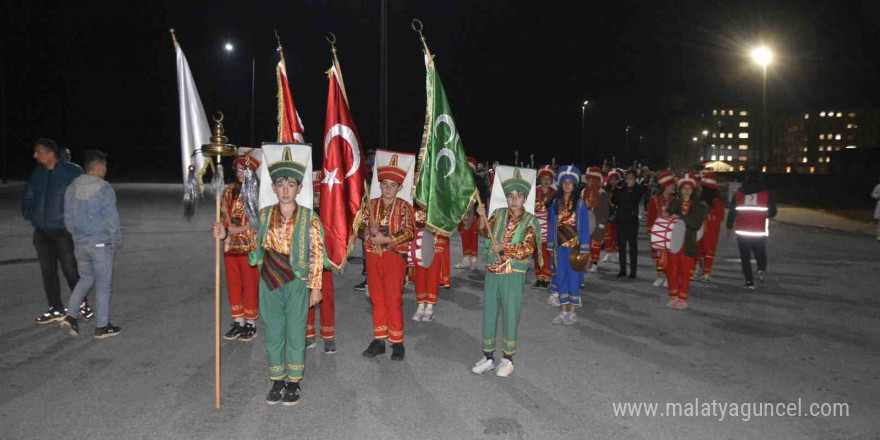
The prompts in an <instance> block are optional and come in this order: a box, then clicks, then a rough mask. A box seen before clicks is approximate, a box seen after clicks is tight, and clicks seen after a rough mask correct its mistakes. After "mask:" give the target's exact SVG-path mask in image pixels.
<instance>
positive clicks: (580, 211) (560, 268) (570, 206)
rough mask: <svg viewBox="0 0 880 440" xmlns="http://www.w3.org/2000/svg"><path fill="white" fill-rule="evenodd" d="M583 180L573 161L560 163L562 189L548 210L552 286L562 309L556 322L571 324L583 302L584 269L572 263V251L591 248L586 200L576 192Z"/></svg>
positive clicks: (557, 174)
mask: <svg viewBox="0 0 880 440" xmlns="http://www.w3.org/2000/svg"><path fill="white" fill-rule="evenodd" d="M580 180H581V172H580V170H579V169H578V168H577V167H575V166H574V165H566V166H563V167H559V170H558V171H557V172H556V182H557V184H558V185H559V187H560V188H561V189H562V197H559V198H557V199H556V200H555V201H554V202H553V203H552V204H551V205H550V210H549V212H548V215H547V218H548V224H549V231H548V233H547V243H548V244H547V249H548V250H549V251H550V254H551V267H552V269H553V286H552V290H553V291H554V292H556V295H557V296H558V300H559V305H560V306H561V307H562V311H561V313H560V314H559V316H557V317H555V318H553V323H554V324H565V325H572V324H574V323H575V322H577V315H576V314H575V308H576V307H580V306H581V301H580V291H579V289H580V287H581V284H582V283H583V280H584V272H583V271H580V272H579V271H576V270H575V269H574V268H573V267H571V264H570V263H569V256H570V255H571V254H572V252H573V251H578V252H580V253H583V254H589V252H590V217H589V212H588V211H587V204H586V203H584V201H583V199H582V198H581V197H579V196H578V194H577V193H576V192H575V190H574V189H575V186H576V185H577V183H578V182H580ZM552 299H553V298H551V301H552Z"/></svg>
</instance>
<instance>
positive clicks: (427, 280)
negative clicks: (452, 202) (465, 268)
mask: <svg viewBox="0 0 880 440" xmlns="http://www.w3.org/2000/svg"><path fill="white" fill-rule="evenodd" d="M413 217H414V218H415V221H416V229H417V230H418V229H424V227H425V224H426V223H427V221H428V216H427V213H426V212H425V210H424V209H422V208H421V207H419V206H416V208H415V210H414V215H413ZM416 234H418V232H417V233H416ZM433 240H434V249H433V253H434V255H433V261H432V262H431V265H430V266H428V267H422V265H421V262H417V263H416V264H415V270H414V271H413V278H415V282H416V302H418V303H419V308H418V309H416V313H415V314H414V315H413V317H412V320H413V321H422V322H431V321H433V320H434V306H436V305H437V292H438V285H439V284H440V283H439V281H440V265H441V264H443V262H442V256H443V254H444V252H445V251H446V250H448V249H449V237H445V236H443V235H440V234H436V235H434V238H433ZM410 246H419V244H418V242H417V240H413V241H412V242H411V244H410ZM423 251H424V249H423Z"/></svg>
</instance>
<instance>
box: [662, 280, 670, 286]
mask: <svg viewBox="0 0 880 440" xmlns="http://www.w3.org/2000/svg"><path fill="white" fill-rule="evenodd" d="M663 287H669V280H667V279H666V278H663Z"/></svg>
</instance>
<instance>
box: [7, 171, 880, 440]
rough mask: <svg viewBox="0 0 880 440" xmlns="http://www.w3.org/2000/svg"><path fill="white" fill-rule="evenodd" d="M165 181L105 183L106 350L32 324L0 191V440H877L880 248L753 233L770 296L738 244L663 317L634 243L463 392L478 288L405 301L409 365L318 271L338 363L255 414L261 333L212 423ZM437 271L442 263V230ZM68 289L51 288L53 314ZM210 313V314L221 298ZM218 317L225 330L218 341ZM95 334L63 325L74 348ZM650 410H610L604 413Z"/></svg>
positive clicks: (466, 279)
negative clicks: (826, 407) (331, 304)
mask: <svg viewBox="0 0 880 440" xmlns="http://www.w3.org/2000/svg"><path fill="white" fill-rule="evenodd" d="M180 194H181V190H180V187H179V186H175V185H146V184H144V185H137V184H124V185H118V186H117V196H118V201H119V205H120V216H121V219H122V225H123V227H124V235H125V243H124V245H123V247H122V248H120V250H119V251H118V253H117V256H116V266H115V280H114V285H113V288H114V291H113V300H112V306H111V310H112V314H111V321H112V322H113V323H114V324H116V325H119V326H121V327H122V329H123V333H122V334H121V335H120V336H118V337H116V338H111V339H108V340H100V341H99V340H95V339H93V338H91V337H89V336H80V337H79V338H71V337H69V336H67V335H66V334H64V333H62V331H61V330H60V328H59V326H58V325H50V326H44V327H37V326H35V325H34V322H33V319H34V317H35V316H36V315H37V314H38V313H41V312H43V311H44V310H45V308H46V301H45V296H44V294H43V289H42V285H41V281H40V272H39V265H38V264H37V262H36V260H35V258H36V253H35V251H34V248H33V246H32V244H31V234H32V229H31V228H30V227H29V226H28V225H27V224H26V223H25V222H24V221H23V220H21V217H20V215H19V211H18V204H19V201H20V198H21V191H20V190H13V191H6V192H4V193H0V285H2V287H0V319H2V322H3V325H2V326H0V439H4V440H15V439H47V438H69V439H95V438H117V439H282V438H284V439H288V438H313V439H420V438H425V439H441V438H444V439H445V438H449V439H506V438H511V439H542V440H545V439H612V438H613V439H617V438H621V439H630V438H632V439H638V438H645V439H652V440H656V439H690V438H694V439H704V438H731V439H739V438H774V439H783V438H792V439H794V438H797V439H804V438H808V439H811V438H815V439H836V438H848V439H876V438H878V433H880V421H878V418H877V416H876V414H877V413H878V411H880V386H878V381H877V366H878V365H880V319H878V312H880V301H878V299H877V293H878V291H880V289H878V284H880V273H878V267H880V266H878V261H880V245H878V244H877V243H876V242H875V241H874V240H873V239H871V238H870V237H867V236H861V235H851V234H842V233H833V232H829V231H824V230H819V229H812V228H801V227H796V226H791V225H778V224H774V225H772V226H771V228H772V229H771V230H772V232H771V234H772V235H771V237H770V239H769V240H770V241H769V245H768V253H769V255H770V266H769V272H768V280H767V283H766V285H764V286H762V287H761V288H760V289H759V290H758V291H755V292H749V291H746V290H744V289H743V288H742V287H741V285H742V282H743V278H742V274H741V273H740V269H739V260H738V254H737V253H736V250H735V242H734V241H733V240H731V241H725V239H724V237H722V239H721V245H720V249H719V256H718V260H717V265H716V269H715V272H714V274H713V282H712V283H710V284H703V283H695V284H694V287H693V289H692V293H691V297H692V300H691V307H690V308H689V309H688V310H686V311H672V310H667V309H666V308H665V307H664V305H665V303H666V299H665V298H666V292H665V291H664V290H662V289H656V288H653V287H651V285H650V282H651V281H652V280H653V270H652V269H651V266H652V262H651V261H650V258H649V256H648V253H647V248H648V245H647V239H646V237H645V236H644V234H642V236H641V237H640V239H641V240H640V247H641V249H640V260H639V266H640V273H639V279H637V280H626V281H618V280H617V279H615V278H614V277H613V275H614V274H616V272H617V271H616V267H613V266H611V265H607V264H606V265H602V266H601V268H600V272H599V273H598V274H591V275H589V276H588V279H587V286H586V288H585V289H584V292H582V295H583V302H584V307H583V309H582V311H581V312H580V318H581V319H580V321H579V322H578V323H577V324H576V325H574V326H571V327H564V326H554V325H552V324H551V323H550V320H551V319H552V318H553V317H554V316H555V314H556V311H555V310H554V309H553V308H552V307H550V306H548V305H547V304H546V303H545V299H546V295H547V293H546V292H545V291H538V290H533V289H532V288H531V287H530V285H531V283H532V282H533V275H532V274H530V275H529V277H528V280H529V286H527V287H526V288H525V292H524V295H523V313H522V319H521V323H520V328H519V335H520V339H519V343H518V346H519V350H518V354H517V356H516V359H515V362H516V372H515V374H514V375H513V376H512V377H511V378H508V379H502V378H498V377H495V376H494V374H486V375H483V376H477V375H474V374H472V373H471V372H470V367H471V365H473V363H474V362H476V361H477V360H479V358H480V348H481V342H480V341H481V334H480V333H481V332H480V328H481V327H480V326H481V297H482V286H483V277H484V275H483V273H481V272H472V271H469V270H453V281H452V284H453V286H452V289H449V290H442V289H441V293H440V304H439V305H438V307H437V309H436V314H435V321H434V322H432V323H415V322H412V321H409V320H408V318H409V316H411V315H412V313H413V312H414V310H415V307H416V305H415V298H414V294H413V290H412V287H411V286H410V287H408V288H407V289H406V291H405V292H404V313H405V317H406V318H407V321H406V348H407V356H406V359H405V361H403V362H391V361H390V359H389V356H388V355H385V356H380V357H378V358H376V359H373V360H368V359H365V358H363V357H362V356H361V351H362V350H363V349H364V348H366V346H367V344H368V343H369V342H370V340H371V322H370V308H369V306H368V304H367V302H366V301H365V299H364V296H363V294H362V293H360V292H355V291H354V290H353V289H352V287H353V286H354V285H355V284H357V283H359V282H360V281H361V277H360V268H361V266H360V258H359V255H357V254H356V255H355V256H354V257H353V258H352V266H351V268H350V269H349V270H347V271H346V272H345V274H344V275H340V276H337V277H336V280H335V283H336V289H337V290H336V304H337V306H336V307H337V311H336V314H337V323H336V326H337V343H338V346H339V352H338V354H336V355H325V354H323V353H322V350H321V345H320V344H319V345H318V348H317V349H311V350H309V351H308V354H307V360H306V369H305V380H304V381H303V393H302V400H301V403H300V404H299V405H298V406H295V407H281V406H267V405H266V404H265V403H264V398H265V395H266V392H267V391H268V389H269V385H270V383H269V381H268V378H267V369H266V352H265V348H264V345H263V342H264V340H263V338H262V333H259V334H258V336H257V338H256V339H255V340H254V341H252V342H250V343H240V342H235V341H233V342H227V341H224V342H223V344H222V362H223V367H222V368H223V374H222V387H223V391H222V393H223V394H222V398H223V404H222V408H221V409H220V410H215V409H214V408H213V386H214V377H213V355H214V353H213V337H214V315H213V292H214V288H213V276H214V273H213V267H214V265H213V261H214V260H213V249H214V248H213V241H212V239H211V238H210V234H209V232H208V230H209V225H210V222H211V218H212V216H213V213H212V212H211V210H212V207H213V203H211V202H210V201H207V202H205V203H204V204H202V206H200V210H199V213H198V215H197V217H196V218H195V219H194V220H193V221H191V222H186V221H184V220H183V218H182V216H181V209H180V204H179V199H180ZM452 243H453V245H452V246H453V256H454V257H457V256H460V240H459V238H458V236H457V235H456V236H454V237H453V239H452ZM68 295H69V292H68V291H67V289H66V288H63V297H64V299H65V302H66V300H67V297H68ZM223 310H224V313H225V312H226V311H227V310H228V305H227V304H226V301H225V294H224V301H223ZM228 325H229V321H228V319H224V321H223V323H222V327H223V330H224V331H225V330H226V328H227V327H228ZM93 328H94V321H92V322H90V323H85V324H82V325H81V330H82V331H83V332H84V333H85V334H86V335H89V334H90V332H92V331H93ZM695 399H699V402H700V403H705V402H711V401H712V400H715V401H716V402H717V403H719V404H720V403H737V404H743V403H749V402H753V403H762V402H767V403H774V404H776V403H786V404H787V403H789V402H794V403H797V402H798V400H799V399H800V401H801V405H802V408H803V410H804V411H809V405H810V404H811V403H820V404H821V403H845V404H847V405H848V411H849V415H848V416H847V417H808V416H802V417H779V416H773V417H768V416H766V415H765V416H761V417H758V416H752V417H750V418H748V421H746V420H744V419H745V418H746V417H745V416H743V415H740V416H738V417H736V416H732V415H730V414H729V413H728V414H727V415H726V416H725V417H724V419H723V420H719V419H720V417H721V414H719V413H718V411H719V410H720V408H718V407H716V413H715V414H714V415H702V414H697V415H696V416H690V417H673V416H671V415H670V414H663V415H664V416H663V417H661V415H660V414H661V413H664V410H665V409H666V404H667V402H670V403H681V404H683V405H684V404H687V403H689V402H690V403H693V402H694V401H695ZM625 402H632V403H638V402H644V403H655V402H656V403H659V404H660V408H659V410H658V414H657V415H656V416H654V417H647V416H644V415H642V416H638V417H637V416H632V415H628V416H619V415H615V411H614V407H613V406H614V404H615V403H625Z"/></svg>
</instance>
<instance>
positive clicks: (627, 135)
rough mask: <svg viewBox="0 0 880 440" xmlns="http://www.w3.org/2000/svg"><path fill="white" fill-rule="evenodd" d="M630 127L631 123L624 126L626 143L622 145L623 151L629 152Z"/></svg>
mask: <svg viewBox="0 0 880 440" xmlns="http://www.w3.org/2000/svg"><path fill="white" fill-rule="evenodd" d="M631 128H632V125H627V126H626V144H625V145H624V146H623V153H624V154H629V129H631Z"/></svg>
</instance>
